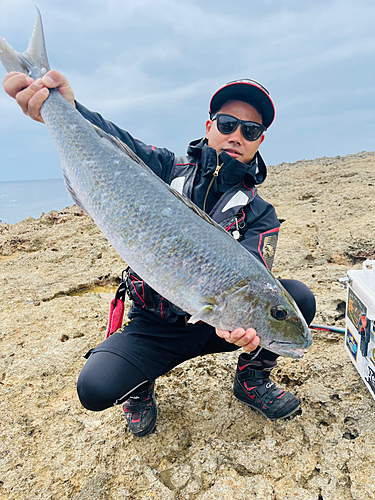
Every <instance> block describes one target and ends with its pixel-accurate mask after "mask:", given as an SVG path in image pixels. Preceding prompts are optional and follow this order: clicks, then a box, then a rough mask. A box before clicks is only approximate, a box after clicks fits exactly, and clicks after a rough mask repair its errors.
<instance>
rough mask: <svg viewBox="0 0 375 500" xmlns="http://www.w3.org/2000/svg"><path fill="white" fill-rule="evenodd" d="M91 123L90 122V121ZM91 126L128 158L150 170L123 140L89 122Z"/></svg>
mask: <svg viewBox="0 0 375 500" xmlns="http://www.w3.org/2000/svg"><path fill="white" fill-rule="evenodd" d="M90 123H91V122H90ZM91 125H92V126H93V128H94V130H95V132H96V133H97V134H98V135H99V136H100V137H102V138H103V139H107V140H108V141H109V142H110V143H111V144H112V145H113V146H115V147H116V148H117V149H120V150H121V151H122V152H123V153H125V154H126V155H127V156H129V158H131V159H132V160H134V161H135V162H137V163H139V165H142V167H145V168H147V170H151V169H150V167H148V166H147V165H146V163H145V162H144V161H143V160H141V159H140V158H139V156H138V155H136V154H135V153H134V151H132V150H131V149H130V148H129V146H128V145H127V144H125V142H123V141H122V140H121V139H119V138H118V137H115V136H114V135H112V134H109V133H108V132H104V130H102V129H101V128H99V127H97V126H96V125H94V124H93V123H91Z"/></svg>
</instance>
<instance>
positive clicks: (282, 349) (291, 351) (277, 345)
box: [266, 340, 311, 359]
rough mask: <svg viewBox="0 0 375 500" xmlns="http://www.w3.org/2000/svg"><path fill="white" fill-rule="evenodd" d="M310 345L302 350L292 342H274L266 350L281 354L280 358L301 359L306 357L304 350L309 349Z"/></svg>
mask: <svg viewBox="0 0 375 500" xmlns="http://www.w3.org/2000/svg"><path fill="white" fill-rule="evenodd" d="M310 345H311V344H309V345H307V346H303V348H301V347H295V346H294V344H293V343H292V342H285V341H282V340H279V341H277V340H272V341H271V342H270V343H269V345H268V347H266V349H269V350H270V351H272V352H276V354H279V355H280V356H285V357H288V358H295V359H299V358H302V357H303V356H304V355H305V351H304V349H307V348H308V347H310ZM289 346H290V347H289Z"/></svg>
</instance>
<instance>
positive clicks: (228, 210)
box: [4, 71, 315, 436]
mask: <svg viewBox="0 0 375 500" xmlns="http://www.w3.org/2000/svg"><path fill="white" fill-rule="evenodd" d="M56 87H57V88H58V89H59V91H60V93H61V94H62V95H63V96H64V97H65V98H66V99H67V100H68V101H69V102H71V103H72V104H73V105H74V106H76V108H77V110H78V111H79V112H80V113H81V114H82V115H83V116H84V117H85V118H87V119H88V120H89V121H91V122H92V123H93V124H95V125H97V126H99V127H100V128H102V129H103V130H104V131H106V132H108V133H110V134H112V135H115V136H117V137H119V138H120V139H121V140H122V141H123V142H125V143H126V144H127V145H128V146H129V147H130V148H131V149H132V150H133V151H134V152H135V153H136V154H137V155H138V156H139V157H140V158H141V159H142V160H143V161H144V162H145V163H146V164H147V165H148V166H149V167H150V168H151V169H152V170H153V171H154V172H155V173H156V174H157V175H158V176H159V177H161V178H162V179H163V180H164V181H166V182H167V183H169V184H171V185H172V186H173V187H174V188H175V189H176V190H178V191H180V192H182V193H184V194H185V195H186V196H188V197H189V198H190V199H192V200H193V202H194V203H195V204H196V205H198V206H199V207H200V208H201V209H203V210H204V211H206V212H207V213H208V214H210V215H211V217H212V218H213V219H214V220H216V222H218V223H219V224H220V225H222V226H223V227H224V228H225V229H226V230H227V231H228V232H229V233H230V234H231V235H232V236H233V237H234V238H236V239H237V240H238V241H239V242H240V244H242V245H243V246H245V247H246V248H247V249H248V250H249V251H250V252H251V253H252V254H253V255H254V256H255V257H256V258H257V259H258V260H259V261H260V262H262V264H264V265H265V266H267V267H268V269H270V270H271V267H272V263H273V258H274V253H275V248H276V243H277V235H278V229H279V226H280V224H279V221H278V219H277V217H276V213H275V210H274V208H273V207H272V205H270V204H269V203H267V202H265V201H264V200H262V199H261V198H260V196H259V195H258V194H257V191H256V187H255V185H256V184H261V183H262V182H263V181H264V179H265V178H266V175H267V169H266V165H265V163H264V161H263V159H262V157H261V155H260V154H259V151H258V149H259V146H260V144H261V143H262V142H263V140H264V132H265V131H266V130H267V129H268V128H269V127H270V125H271V124H272V122H273V120H274V117H275V108H274V104H273V101H272V99H271V96H270V94H269V92H268V91H267V89H265V87H263V86H262V85H261V84H259V83H258V82H255V81H253V80H238V81H234V82H229V83H228V84H226V85H224V86H223V87H222V88H221V89H219V90H218V91H217V92H216V93H215V94H214V95H213V97H212V99H211V101H210V106H209V113H210V117H209V119H208V120H207V122H206V136H205V138H204V139H199V140H197V141H193V142H192V143H190V145H189V148H188V156H186V157H176V156H175V155H174V154H173V153H172V152H170V151H168V150H167V149H159V148H155V147H153V146H152V147H151V146H147V145H145V144H143V143H142V142H141V141H139V140H136V139H134V138H133V137H132V136H131V135H130V134H129V133H128V132H126V131H124V130H121V129H120V128H118V127H117V126H116V125H114V124H113V123H111V122H108V121H106V120H104V119H103V118H102V117H101V116H100V115H98V114H97V113H92V112H91V111H89V110H87V109H86V108H85V107H84V106H82V105H81V104H79V103H78V102H76V101H75V100H74V94H73V91H72V89H71V87H70V85H69V83H68V81H67V79H66V78H65V77H64V76H63V75H61V74H60V73H58V72H56V71H50V72H49V73H47V74H46V75H45V76H44V78H43V81H42V80H38V81H35V82H34V81H33V80H32V79H31V78H29V77H27V76H26V75H24V74H20V73H9V74H8V75H7V76H6V77H5V79H4V88H5V91H6V92H7V93H8V94H9V95H10V96H12V97H14V98H16V100H17V102H18V104H19V105H20V106H21V108H22V110H23V111H24V113H25V114H28V115H29V116H30V117H31V118H33V119H34V120H37V121H43V120H42V117H41V115H40V108H41V105H42V103H43V102H44V101H45V99H46V98H47V97H48V93H49V90H48V88H56ZM177 223H178V221H176V224H177ZM150 224H152V221H150ZM281 281H282V284H283V285H284V287H285V288H286V289H287V290H288V291H289V293H290V294H291V295H292V296H293V297H294V299H295V300H296V302H297V304H298V305H299V307H300V309H301V312H302V313H303V315H304V316H305V318H306V321H307V322H308V323H310V322H311V321H312V319H313V317H314V314H315V299H314V296H313V294H312V293H311V291H310V290H309V289H308V288H307V287H306V286H305V285H304V284H302V283H300V282H298V281H295V280H281ZM126 283H127V290H128V294H129V295H130V297H131V299H132V300H133V305H132V309H131V311H130V313H129V318H130V321H129V322H128V323H126V325H125V326H124V327H123V328H121V329H120V330H118V331H117V332H115V333H113V334H112V335H110V336H109V337H108V338H107V339H106V340H105V341H104V342H103V343H101V344H100V345H99V346H98V347H96V348H94V349H92V350H91V351H90V352H89V353H88V354H87V355H86V357H87V358H88V361H87V362H86V364H85V366H84V367H83V370H82V372H81V374H80V377H79V380H78V384H77V389H78V395H79V398H80V400H81V403H82V404H83V406H85V408H87V409H89V410H93V411H101V410H104V409H106V408H109V407H110V406H113V405H117V404H123V409H124V412H125V416H126V420H127V422H128V425H129V428H130V430H131V432H132V433H133V434H134V435H136V436H145V435H147V434H149V433H150V432H151V431H152V430H153V428H154V427H155V424H156V419H157V405H156V401H155V396H154V381H155V379H156V378H157V377H159V376H160V375H163V374H165V373H167V372H168V371H169V370H171V369H172V368H173V367H175V366H176V365H178V364H180V363H181V362H183V361H185V360H187V359H191V358H193V357H196V356H202V355H205V354H210V353H215V352H226V351H227V352H228V351H233V350H236V349H238V348H240V347H242V348H243V351H244V352H243V353H242V354H240V356H239V359H238V365H237V371H236V375H235V380H234V395H235V396H236V397H237V398H238V399H239V400H240V401H242V402H243V403H245V404H247V405H248V406H250V407H251V408H253V409H255V410H258V411H260V412H261V413H262V414H263V415H264V416H266V417H267V418H270V419H280V418H286V417H288V416H290V415H292V414H293V413H295V412H296V411H297V410H298V409H299V407H300V403H299V401H298V399H297V398H296V397H295V396H294V395H292V394H291V393H290V392H286V391H283V390H281V389H278V388H277V387H276V385H275V383H274V382H272V381H271V380H270V378H269V374H270V370H271V369H272V368H274V367H275V366H276V359H277V357H278V356H277V355H276V354H274V353H272V352H269V351H266V350H265V349H261V348H259V337H258V336H257V335H256V331H255V330H254V329H253V328H248V329H247V330H244V329H243V328H237V329H235V330H234V331H232V332H229V331H223V330H215V329H214V328H213V327H211V326H209V325H207V324H205V323H202V322H201V323H199V324H196V325H190V324H188V323H187V320H188V315H187V314H186V313H185V312H184V311H181V310H180V309H178V308H177V307H176V306H174V305H173V304H171V303H170V302H168V301H166V300H165V299H164V298H163V297H161V296H160V295H159V294H158V293H156V292H155V291H154V290H152V289H151V288H150V287H149V286H148V285H147V283H145V282H144V281H143V280H142V278H141V277H139V276H137V275H136V274H135V273H134V272H133V271H132V270H131V269H130V270H128V273H127V279H126Z"/></svg>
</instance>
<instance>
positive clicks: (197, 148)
mask: <svg viewBox="0 0 375 500" xmlns="http://www.w3.org/2000/svg"><path fill="white" fill-rule="evenodd" d="M187 153H188V155H190V156H193V157H195V158H199V159H202V167H203V170H205V169H206V168H207V167H208V165H209V164H210V162H207V161H204V160H205V158H207V157H209V158H211V157H212V156H214V157H215V158H216V156H217V155H216V151H215V150H214V149H213V148H211V147H210V146H208V144H207V139H205V138H203V139H197V140H195V141H192V142H191V143H190V144H189V146H188V150H187ZM219 161H220V162H222V163H223V167H222V168H221V170H220V174H219V182H220V184H222V185H223V186H222V187H223V188H225V189H226V188H227V187H228V186H231V185H234V184H237V183H238V182H240V181H242V180H245V181H246V183H247V184H251V185H254V184H262V182H264V180H265V179H266V177H267V167H266V164H265V163H264V160H263V158H262V157H261V155H260V153H259V151H258V152H257V153H256V155H255V157H254V158H253V160H252V161H251V162H250V163H248V164H246V163H242V162H241V161H239V160H236V159H235V158H232V157H231V156H230V155H228V153H226V152H225V151H223V152H222V153H221V154H220V159H219ZM220 190H221V189H220Z"/></svg>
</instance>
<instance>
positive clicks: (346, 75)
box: [0, 0, 375, 182]
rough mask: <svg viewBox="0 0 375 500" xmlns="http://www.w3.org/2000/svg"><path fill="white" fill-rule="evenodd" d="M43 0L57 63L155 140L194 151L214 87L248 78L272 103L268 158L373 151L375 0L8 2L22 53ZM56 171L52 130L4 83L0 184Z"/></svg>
mask: <svg viewBox="0 0 375 500" xmlns="http://www.w3.org/2000/svg"><path fill="white" fill-rule="evenodd" d="M35 3H36V5H37V6H38V8H39V9H40V11H41V14H42V19H43V25H44V32H45V37H46V47H47V52H48V57H49V62H50V66H51V68H54V69H57V70H58V71H60V72H61V73H63V74H65V75H66V76H67V78H68V80H69V82H70V84H71V86H72V88H73V90H74V92H75V97H76V99H77V100H78V101H79V102H81V103H82V104H84V105H85V106H86V107H88V108H89V109H91V110H93V111H97V112H99V113H100V114H101V115H102V116H104V117H105V118H106V119H108V120H111V121H112V122H114V123H116V124H117V125H118V126H120V127H121V128H124V129H126V130H128V131H129V132H130V133H131V134H132V135H133V136H135V137H136V138H138V139H141V140H142V141H144V142H146V143H147V144H153V145H156V146H159V147H166V148H168V149H170V150H171V151H174V152H175V153H176V154H177V155H183V154H186V149H187V145H188V143H189V142H190V141H192V140H194V139H198V138H200V137H203V136H204V134H205V122H206V120H207V118H208V104H209V101H210V98H211V96H212V95H213V94H214V93H215V92H216V90H217V89H218V88H220V87H221V86H222V85H223V84H225V83H226V82H228V81H231V80H235V79H240V78H252V79H255V80H257V81H259V82H261V83H262V84H263V85H264V86H266V87H267V88H268V89H269V90H270V93H271V96H272V98H273V100H274V102H275V106H276V120H275V122H274V124H273V125H272V126H271V127H270V129H269V130H268V131H267V132H266V140H265V141H264V142H263V144H262V145H261V148H260V151H261V153H262V156H263V157H264V160H265V161H266V163H267V164H268V165H271V164H272V165H277V164H279V163H282V162H295V161H298V160H301V159H304V158H306V159H314V158H319V157H322V156H336V155H341V156H344V155H347V154H349V153H358V152H360V151H373V150H375V146H374V129H375V70H374V68H375V30H374V24H375V2H374V0H313V1H310V0H302V1H301V0H257V1H252V0H232V1H230V2H228V0H204V1H203V0H201V1H198V0H184V1H183V2H182V1H181V0H136V1H135V0H132V1H130V0H91V1H86V0H74V1H71V0H65V1H64V2H61V1H58V2H57V1H56V2H55V1H51V0H36V1H35V0H2V1H1V7H0V10H1V16H0V36H2V37H3V38H5V39H6V40H7V42H8V43H10V44H11V45H12V46H13V47H14V48H15V49H16V50H17V51H19V52H23V51H24V50H26V48H27V45H28V42H29V38H30V36H31V33H32V30H33V26H34V21H35ZM0 66H1V67H0V77H1V79H2V78H3V77H4V76H5V74H6V71H5V69H4V68H3V67H2V65H0ZM55 178H61V168H60V159H59V156H58V154H57V151H56V149H55V146H54V144H53V141H52V139H51V138H50V136H49V134H48V131H47V129H46V127H45V126H44V125H43V124H40V123H36V122H33V121H32V120H31V119H30V118H28V117H26V116H25V115H23V113H22V111H21V109H20V108H19V107H18V105H17V103H16V102H15V101H14V100H13V99H11V98H10V97H9V96H7V95H6V94H5V92H4V91H3V90H2V89H0V182H1V181H15V180H37V179H55Z"/></svg>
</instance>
